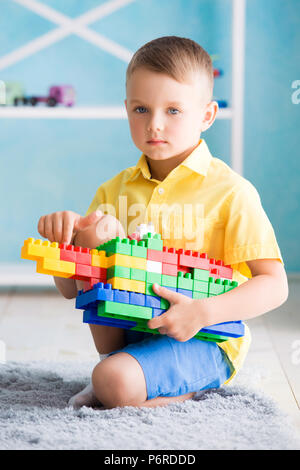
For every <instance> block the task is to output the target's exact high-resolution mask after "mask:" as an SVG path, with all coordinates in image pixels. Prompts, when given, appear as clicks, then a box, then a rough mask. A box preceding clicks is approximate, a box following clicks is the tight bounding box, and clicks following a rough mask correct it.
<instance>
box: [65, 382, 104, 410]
mask: <svg viewBox="0 0 300 470" xmlns="http://www.w3.org/2000/svg"><path fill="white" fill-rule="evenodd" d="M68 406H71V407H73V408H75V409H78V408H81V407H82V406H90V407H97V408H102V403H100V401H99V400H98V399H97V398H96V395H94V391H93V385H92V383H91V382H90V383H89V384H88V385H87V386H86V387H85V388H84V389H83V390H81V392H79V393H76V395H74V396H73V397H71V398H70V400H69V401H68Z"/></svg>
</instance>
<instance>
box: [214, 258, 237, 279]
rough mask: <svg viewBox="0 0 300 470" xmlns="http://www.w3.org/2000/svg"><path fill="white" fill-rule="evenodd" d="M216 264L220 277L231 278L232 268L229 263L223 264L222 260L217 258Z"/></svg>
mask: <svg viewBox="0 0 300 470" xmlns="http://www.w3.org/2000/svg"><path fill="white" fill-rule="evenodd" d="M216 265H217V266H218V267H219V273H220V277H222V278H226V279H232V273H233V269H232V268H231V267H230V265H229V264H224V261H222V260H218V261H217V262H216Z"/></svg>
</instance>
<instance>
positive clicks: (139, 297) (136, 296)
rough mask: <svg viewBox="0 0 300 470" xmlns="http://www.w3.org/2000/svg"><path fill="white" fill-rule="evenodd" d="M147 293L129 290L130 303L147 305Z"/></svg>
mask: <svg viewBox="0 0 300 470" xmlns="http://www.w3.org/2000/svg"><path fill="white" fill-rule="evenodd" d="M145 297H146V296H145V294H140V293H138V292H131V291H130V292H129V304H130V305H142V306H143V307H145V302H146V299H145Z"/></svg>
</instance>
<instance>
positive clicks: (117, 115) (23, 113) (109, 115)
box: [0, 106, 232, 119]
mask: <svg viewBox="0 0 300 470" xmlns="http://www.w3.org/2000/svg"><path fill="white" fill-rule="evenodd" d="M0 118H10V119H127V113H126V109H125V108H123V107H121V106H115V107H113V106H110V107H104V106H102V107H96V106H95V107H80V106H78V107H76V106H75V107H72V108H64V107H57V108H48V107H46V106H38V107H27V106H24V107H16V106H5V107H4V106H3V107H0ZM231 118H232V109H231V108H221V109H220V110H219V113H218V115H217V119H231Z"/></svg>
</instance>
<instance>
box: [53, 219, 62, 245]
mask: <svg viewBox="0 0 300 470" xmlns="http://www.w3.org/2000/svg"><path fill="white" fill-rule="evenodd" d="M62 217H63V216H62V214H61V213H60V212H55V214H54V221H53V222H54V224H53V235H54V241H55V242H58V243H60V242H61V238H62V228H63V222H62Z"/></svg>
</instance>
